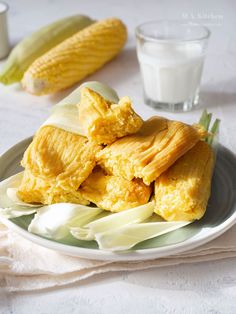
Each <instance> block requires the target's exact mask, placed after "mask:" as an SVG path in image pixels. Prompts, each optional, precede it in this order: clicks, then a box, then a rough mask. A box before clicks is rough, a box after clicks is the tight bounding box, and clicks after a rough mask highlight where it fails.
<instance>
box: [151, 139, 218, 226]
mask: <svg viewBox="0 0 236 314" xmlns="http://www.w3.org/2000/svg"><path fill="white" fill-rule="evenodd" d="M213 168H214V153H213V151H212V148H211V147H210V146H209V145H208V144H207V143H206V142H203V141H199V142H198V143H197V144H196V145H195V146H194V147H193V148H192V149H190V150H189V151H188V152H187V153H186V154H185V155H184V156H182V157H181V158H180V159H178V160H177V161H176V163H175V164H174V165H173V166H171V167H170V168H169V169H168V170H167V171H165V172H164V173H163V174H162V175H161V176H159V177H158V178H157V179H156V181H155V201H156V205H155V212H156V213H157V214H158V215H160V216H161V217H163V218H164V219H165V220H168V221H191V220H195V219H200V218H201V217H202V216H203V215H204V213H205V211H206V207H207V202H208V199H209V196H210V191H211V178H212V173H213Z"/></svg>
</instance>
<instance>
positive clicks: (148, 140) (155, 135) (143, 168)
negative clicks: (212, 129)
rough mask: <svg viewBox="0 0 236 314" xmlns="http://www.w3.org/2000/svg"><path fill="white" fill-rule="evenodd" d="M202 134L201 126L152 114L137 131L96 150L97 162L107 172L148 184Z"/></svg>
mask: <svg viewBox="0 0 236 314" xmlns="http://www.w3.org/2000/svg"><path fill="white" fill-rule="evenodd" d="M204 135H205V132H204V131H203V130H202V129H201V128H198V127H192V126H190V125H187V124H184V123H182V122H179V121H170V120H167V119H164V118H161V117H153V118H151V119H149V120H147V121H145V122H144V124H143V126H142V127H141V129H140V130H139V131H138V132H137V133H136V134H133V135H128V136H125V137H123V138H121V139H118V140H117V141H115V142H114V143H112V144H111V145H108V146H106V147H105V148H104V149H103V150H101V151H99V152H98V153H97V156H96V157H97V162H98V164H99V165H100V166H101V167H102V168H103V169H104V170H105V171H106V172H107V173H109V174H113V175H115V176H120V177H123V178H125V179H127V180H132V179H133V178H142V179H143V181H144V183H145V184H150V183H151V182H152V181H154V180H155V179H156V178H157V177H158V176H159V175H160V174H161V173H163V172H164V171H165V170H167V169H168V168H169V167H170V166H171V165H172V164H173V163H174V162H175V161H176V160H177V159H178V158H180V157H181V156H182V155H183V154H185V153H186V152H187V151H188V150H189V149H190V148H192V147H193V146H194V145H195V144H196V143H197V142H198V141H199V139H200V138H201V137H202V136H204Z"/></svg>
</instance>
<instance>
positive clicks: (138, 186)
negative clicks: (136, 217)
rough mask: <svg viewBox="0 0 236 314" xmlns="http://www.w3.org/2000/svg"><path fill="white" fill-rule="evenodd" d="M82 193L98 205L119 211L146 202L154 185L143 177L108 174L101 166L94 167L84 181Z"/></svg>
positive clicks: (81, 188)
mask: <svg viewBox="0 0 236 314" xmlns="http://www.w3.org/2000/svg"><path fill="white" fill-rule="evenodd" d="M79 191H80V192H81V195H82V196H83V197H84V198H85V199H87V200H89V201H90V202H92V203H94V204H96V205H97V206H98V207H100V208H103V209H106V210H110V211H112V212H119V211H122V210H125V209H128V208H132V207H136V206H139V205H143V204H146V203H147V202H148V201H149V198H150V195H151V192H152V187H151V186H147V185H145V184H144V183H143V181H142V180H141V179H134V180H132V181H127V180H126V179H123V178H119V177H115V176H112V175H107V174H105V173H104V172H103V170H102V169H101V168H99V167H96V168H94V171H93V172H92V173H91V174H90V176H89V177H88V178H87V179H86V180H85V182H83V183H82V185H81V187H80V189H79Z"/></svg>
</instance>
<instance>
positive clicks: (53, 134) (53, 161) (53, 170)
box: [22, 126, 100, 191]
mask: <svg viewBox="0 0 236 314" xmlns="http://www.w3.org/2000/svg"><path fill="white" fill-rule="evenodd" d="M99 150H100V146H98V145H97V144H95V143H91V142H89V141H88V139H87V138H86V137H83V136H80V135H77V134H74V133H70V132H67V131H64V130H62V129H59V128H56V127H53V126H44V127H42V128H40V129H39V131H38V132H37V133H36V135H35V137H34V139H33V141H32V143H31V144H30V146H29V147H28V148H27V150H26V151H25V154H24V157H23V160H22V165H23V167H24V168H25V169H26V170H28V171H30V172H31V173H32V175H34V176H35V177H37V178H40V179H45V180H55V184H56V185H57V186H59V187H61V188H62V189H64V190H66V191H70V190H72V191H74V190H77V189H78V188H79V186H80V184H81V183H82V182H83V181H84V180H85V179H86V178H87V177H88V176H89V174H90V173H91V172H92V170H93V168H94V166H95V154H96V152H98V151H99Z"/></svg>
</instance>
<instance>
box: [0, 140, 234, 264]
mask: <svg viewBox="0 0 236 314" xmlns="http://www.w3.org/2000/svg"><path fill="white" fill-rule="evenodd" d="M30 141H31V138H28V139H26V140H24V141H22V142H20V143H18V144H16V145H15V146H13V147H12V148H11V149H10V150H8V151H7V152H6V153H5V154H3V155H2V156H1V157H0V179H5V178H7V177H9V176H11V175H13V174H15V173H17V172H19V171H20V170H21V168H20V160H21V158H22V154H23V152H24V151H25V149H26V147H27V146H28V145H29V143H30ZM0 219H1V221H2V222H3V223H4V224H5V225H6V226H8V227H9V228H10V229H12V230H13V231H15V232H17V233H18V234H19V235H21V236H23V237H24V238H26V239H28V240H30V241H32V242H34V243H37V244H38V245H41V246H43V247H47V248H49V249H52V250H56V251H59V252H61V253H64V254H67V255H72V256H78V257H83V258H89V259H96V260H110V261H138V260H146V259H154V258H159V257H166V256H168V255H173V254H177V253H181V252H183V251H187V250H192V249H194V248H196V247H197V246H200V245H202V244H205V243H207V242H209V241H211V240H213V239H215V238H216V237H218V236H219V235H221V234H222V233H224V232H225V231H226V230H228V229H229V228H230V227H231V226H233V224H234V223H235V222H236V158H235V156H234V154H233V153H231V152H230V151H229V150H227V149H226V148H224V147H223V146H221V145H219V150H218V157H217V162H216V168H215V173H214V177H213V184H212V195H211V198H210V200H209V204H208V208H207V212H206V214H205V216H204V217H203V218H202V219H201V220H200V221H197V222H194V223H192V224H190V225H188V226H186V227H184V228H182V229H179V230H177V231H173V232H170V233H168V234H166V235H163V236H160V237H157V238H154V239H150V240H147V241H144V242H142V243H140V244H138V245H137V246H136V247H134V249H132V250H129V251H126V252H122V253H120V252H119V253H112V252H107V251H102V250H99V249H98V248H97V246H96V243H95V242H93V241H89V242H87V241H79V240H76V239H73V238H72V237H71V238H70V239H65V240H64V241H63V243H60V242H55V241H52V240H48V239H45V238H42V237H40V236H37V235H34V234H31V233H29V232H28V231H27V226H28V224H29V222H30V220H31V219H32V216H24V217H19V218H15V219H12V220H7V219H4V218H0Z"/></svg>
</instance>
